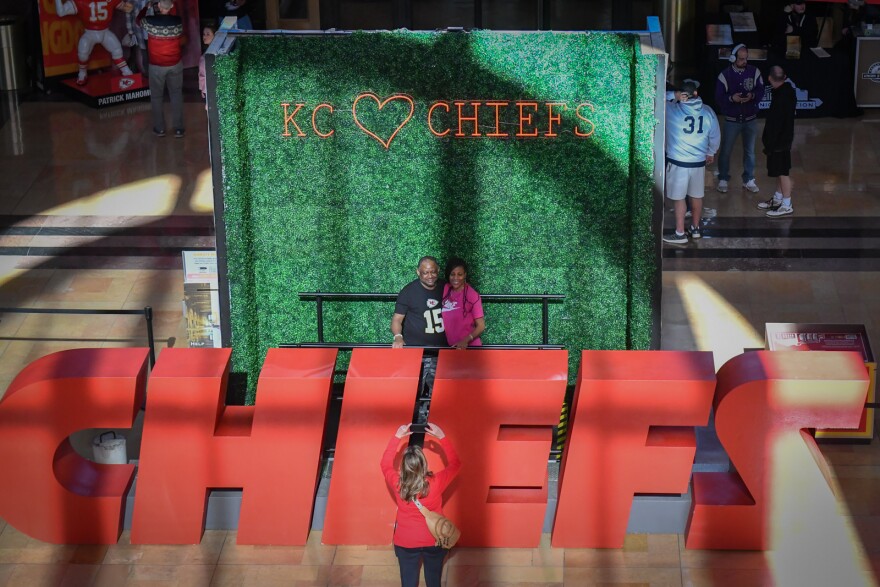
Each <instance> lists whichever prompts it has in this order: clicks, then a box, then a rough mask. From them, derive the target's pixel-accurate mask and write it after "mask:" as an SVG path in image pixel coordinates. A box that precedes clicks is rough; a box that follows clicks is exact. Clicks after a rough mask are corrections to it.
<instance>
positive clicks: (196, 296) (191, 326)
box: [183, 251, 223, 348]
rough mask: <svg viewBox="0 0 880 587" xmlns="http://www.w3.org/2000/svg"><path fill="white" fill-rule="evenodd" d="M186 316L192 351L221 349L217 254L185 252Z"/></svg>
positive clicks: (184, 311)
mask: <svg viewBox="0 0 880 587" xmlns="http://www.w3.org/2000/svg"><path fill="white" fill-rule="evenodd" d="M183 317H184V319H185V320H186V335H187V339H189V346H190V347H193V348H220V347H221V346H223V344H222V339H221V336H220V298H219V294H218V291H217V253H216V251H183Z"/></svg>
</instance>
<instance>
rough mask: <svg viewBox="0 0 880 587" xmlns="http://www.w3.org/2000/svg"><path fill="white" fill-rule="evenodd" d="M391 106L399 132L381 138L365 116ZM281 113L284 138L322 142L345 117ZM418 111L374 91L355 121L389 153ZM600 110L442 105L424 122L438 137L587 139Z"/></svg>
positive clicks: (358, 101) (327, 111)
mask: <svg viewBox="0 0 880 587" xmlns="http://www.w3.org/2000/svg"><path fill="white" fill-rule="evenodd" d="M386 107H388V111H389V112H390V111H391V110H393V112H390V113H389V114H388V116H389V117H390V118H391V119H392V120H391V122H389V123H388V124H386V125H385V126H390V127H393V128H390V129H389V130H388V131H386V132H385V133H381V132H379V130H378V129H376V128H371V125H370V124H369V123H368V122H366V121H365V120H364V116H365V115H369V114H373V115H375V114H379V113H381V112H383V110H384V109H385V108H386ZM281 110H282V120H283V131H282V133H281V136H282V137H298V138H306V137H309V136H310V134H311V136H313V137H317V138H319V139H329V138H330V137H332V136H333V135H334V134H335V132H336V130H335V128H334V126H333V125H334V118H335V117H337V116H338V114H339V113H338V112H337V109H336V108H335V107H334V106H333V105H332V104H327V103H321V104H317V105H312V106H309V105H308V104H307V103H305V102H282V103H281ZM415 110H416V107H415V101H414V100H413V98H412V97H411V96H408V95H406V94H393V95H391V96H388V97H386V98H384V99H383V98H380V97H379V96H377V95H376V94H373V93H369V92H368V93H364V94H359V95H358V96H357V97H356V98H355V99H354V102H353V103H352V106H351V117H352V119H353V120H354V124H355V125H356V126H357V128H358V129H360V130H361V131H363V132H364V133H365V134H366V135H367V136H369V137H370V138H372V139H374V140H376V141H377V142H378V143H379V144H380V145H382V146H383V147H384V148H385V149H388V148H389V147H390V146H391V141H393V140H394V138H395V137H396V136H397V134H398V133H399V132H400V131H401V130H402V129H403V128H404V127H405V126H406V125H407V124H409V122H410V120H411V119H412V118H413V115H414V113H415ZM567 111H571V113H572V115H573V116H572V121H571V122H568V123H566V122H564V121H563V114H564V113H566V112H567ZM594 111H595V106H593V104H592V103H590V102H581V103H578V104H568V103H567V102H552V101H541V102H538V101H534V100H531V101H530V100H519V101H510V100H451V101H442V100H441V101H436V102H432V103H431V104H430V106H429V107H428V111H427V115H426V117H425V120H424V121H422V122H423V123H424V124H425V125H426V126H427V128H428V130H429V131H430V132H431V134H432V135H434V136H435V137H438V138H444V137H446V138H455V139H462V138H485V139H529V138H550V139H553V138H557V137H559V135H560V134H561V133H568V134H570V135H573V136H575V137H577V138H582V139H585V138H588V137H590V136H591V135H592V134H593V132H594V131H595V128H596V126H595V124H594V123H593V122H592V120H590V117H592V114H593V112H594ZM395 124H396V126H395Z"/></svg>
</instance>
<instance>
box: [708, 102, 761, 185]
mask: <svg viewBox="0 0 880 587" xmlns="http://www.w3.org/2000/svg"><path fill="white" fill-rule="evenodd" d="M740 133H742V143H743V174H742V180H743V183H746V182H748V181H749V180H750V179H755V137H757V136H758V119H757V118H756V119H754V120H750V121H748V122H731V121H730V120H725V121H724V124H723V125H722V130H721V150H720V151H719V152H718V179H723V180H724V181H730V156H731V154H732V153H733V143H735V142H736V137H738V136H739V135H740Z"/></svg>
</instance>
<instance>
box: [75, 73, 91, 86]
mask: <svg viewBox="0 0 880 587" xmlns="http://www.w3.org/2000/svg"><path fill="white" fill-rule="evenodd" d="M87 81H89V74H88V72H87V71H86V70H85V69H80V70H79V73H78V74H76V85H78V86H84V85H86V82H87Z"/></svg>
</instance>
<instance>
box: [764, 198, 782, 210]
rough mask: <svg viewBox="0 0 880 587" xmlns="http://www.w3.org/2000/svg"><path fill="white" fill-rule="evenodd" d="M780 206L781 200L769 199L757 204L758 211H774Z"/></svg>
mask: <svg viewBox="0 0 880 587" xmlns="http://www.w3.org/2000/svg"><path fill="white" fill-rule="evenodd" d="M781 205H782V200H777V199H776V198H770V199H769V200H767V201H765V202H758V210H776V209H777V208H779V207H780V206H781Z"/></svg>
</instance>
